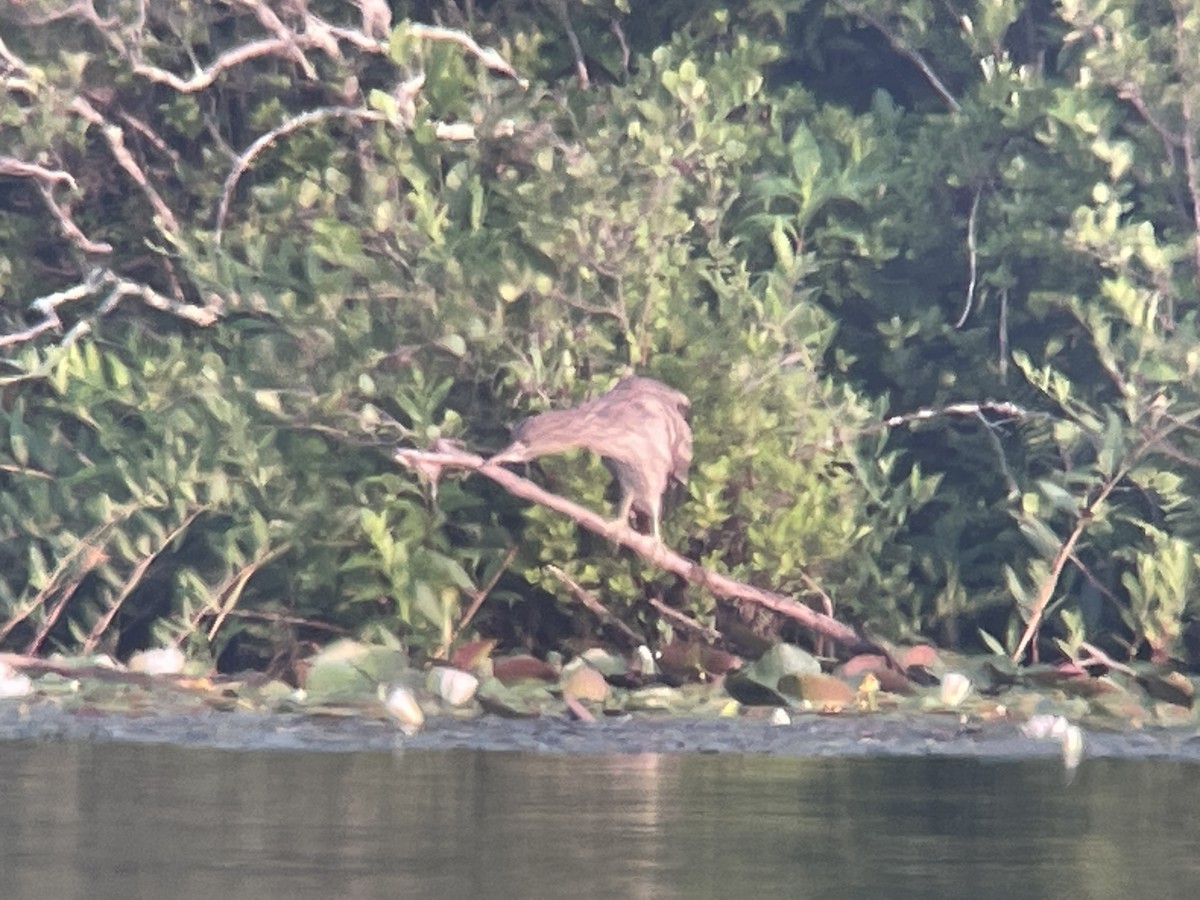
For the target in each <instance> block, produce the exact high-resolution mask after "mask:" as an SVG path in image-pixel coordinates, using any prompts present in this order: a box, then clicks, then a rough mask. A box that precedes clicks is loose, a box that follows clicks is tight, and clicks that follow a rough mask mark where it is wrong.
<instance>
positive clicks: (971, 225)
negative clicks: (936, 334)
mask: <svg viewBox="0 0 1200 900" xmlns="http://www.w3.org/2000/svg"><path fill="white" fill-rule="evenodd" d="M982 196H983V188H982V187H978V188H976V189H975V197H974V199H972V200H971V214H970V215H969V216H967V271H968V272H969V273H970V277H969V278H968V280H967V296H966V300H965V301H964V302H963V311H962V315H961V316H959V317H958V321H957V322H955V323H954V327H955V328H962V327H963V325H965V324H967V317H968V316H969V315H971V309H972V307H974V306H975V281H976V279H977V278H978V276H979V247H978V244H977V241H976V234H975V229H976V221H977V220H978V218H979V198H980V197H982Z"/></svg>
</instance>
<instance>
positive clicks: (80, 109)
mask: <svg viewBox="0 0 1200 900" xmlns="http://www.w3.org/2000/svg"><path fill="white" fill-rule="evenodd" d="M71 110H72V111H73V112H75V113H77V114H78V115H79V116H80V117H82V118H83V119H84V120H86V121H87V122H88V123H89V124H91V125H96V126H99V128H100V133H101V134H102V135H103V136H104V140H105V141H107V142H108V147H109V150H111V151H112V155H113V158H114V159H116V161H117V164H118V165H119V166H120V167H121V168H122V169H124V170H125V171H126V172H127V173H128V174H129V177H130V178H132V179H133V180H134V182H135V183H136V184H137V186H138V187H140V188H141V189H142V193H143V194H145V195H146V199H147V200H149V201H150V205H151V206H152V207H153V208H154V212H155V214H156V215H157V216H158V218H159V220H160V222H161V223H162V227H163V228H165V229H166V230H167V231H168V232H169V233H170V234H172V235H175V234H178V233H179V222H178V221H177V220H176V218H175V213H174V212H172V211H171V207H169V206H167V202H166V201H165V200H163V198H162V195H160V194H159V193H158V190H157V189H156V188H155V187H154V185H152V184H151V183H150V180H149V179H148V178H147V177H146V173H145V172H143V171H142V167H141V166H139V165H138V163H137V160H135V159H134V158H133V154H132V153H130V152H129V148H128V147H126V146H125V133H124V131H122V130H121V127H120V126H119V125H114V124H113V123H112V122H109V121H108V120H107V119H105V118H104V116H102V115H101V114H100V112H99V111H98V110H97V109H96V108H95V107H94V106H92V104H90V103H88V101H87V100H85V99H83V98H82V97H76V98H75V99H74V100H72V101H71Z"/></svg>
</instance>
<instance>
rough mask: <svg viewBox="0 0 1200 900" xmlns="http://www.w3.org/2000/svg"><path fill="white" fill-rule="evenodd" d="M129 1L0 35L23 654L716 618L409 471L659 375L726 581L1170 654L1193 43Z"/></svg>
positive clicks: (918, 4) (1189, 270)
mask: <svg viewBox="0 0 1200 900" xmlns="http://www.w3.org/2000/svg"><path fill="white" fill-rule="evenodd" d="M376 6H377V5H376V4H371V3H365V4H364V7H365V8H366V9H368V11H370V10H372V8H373V7H376ZM43 7H44V8H43ZM141 8H142V7H141V5H139V4H136V3H133V2H131V0H130V2H125V0H118V2H115V3H113V4H110V5H109V8H108V10H107V12H108V15H109V16H110V18H107V19H106V18H102V17H101V16H100V15H98V14H95V13H93V12H92V7H91V6H89V5H88V4H87V3H83V4H76V5H74V6H73V7H71V9H70V10H69V11H67V12H60V11H57V7H56V6H54V5H53V4H50V5H47V4H37V3H32V4H21V5H20V6H19V7H10V8H8V9H7V11H5V12H2V13H0V17H3V16H7V17H8V18H6V19H0V20H2V21H3V22H4V25H5V28H4V30H3V31H4V38H3V41H4V43H3V46H2V47H0V51H2V56H3V61H2V62H0V66H2V71H0V74H2V77H3V88H4V92H5V95H6V102H5V103H4V104H3V105H0V335H2V337H0V348H2V349H0V352H3V354H4V363H5V364H4V368H3V370H2V371H0V487H2V493H0V534H2V535H3V542H2V543H0V621H3V622H4V624H3V625H2V626H0V646H3V647H5V648H12V649H28V650H39V649H50V648H56V647H57V648H64V649H70V650H79V649H84V650H91V649H93V648H97V647H101V648H105V649H108V650H111V651H114V652H118V653H124V652H127V651H128V650H129V649H131V648H134V647H137V646H143V645H146V644H149V643H155V642H162V641H172V640H179V639H182V638H185V637H186V638H187V639H188V640H189V641H191V642H192V644H193V647H194V649H195V651H196V652H198V653H211V654H212V655H213V657H215V658H218V659H219V660H220V664H221V665H222V666H223V667H233V666H240V665H247V664H253V665H266V664H268V663H269V662H271V660H272V659H274V660H276V661H277V662H280V663H282V662H286V661H287V660H288V659H290V658H292V657H293V656H295V655H297V653H300V652H302V651H303V650H304V648H305V646H306V645H307V644H308V643H310V642H313V641H321V640H323V639H324V638H325V637H326V636H327V635H328V634H329V633H332V632H337V631H346V632H351V633H354V634H356V635H359V636H362V637H365V638H368V639H375V640H385V641H386V640H394V639H395V638H396V637H397V636H398V637H399V638H400V639H401V640H402V641H403V642H404V643H405V644H406V645H408V646H410V647H413V648H416V649H432V648H433V647H435V646H438V645H440V644H441V643H442V642H443V641H444V640H445V639H446V638H447V637H448V635H449V634H450V632H451V630H452V628H453V627H454V625H455V624H456V623H457V621H458V620H459V617H460V616H461V614H462V610H463V607H464V605H465V602H466V601H467V600H469V599H470V598H472V597H474V596H475V593H476V591H478V590H479V589H480V588H481V587H482V586H484V585H486V584H489V583H490V582H492V580H493V579H494V577H495V576H497V575H498V574H499V573H500V570H501V569H502V568H504V567H506V566H507V568H505V571H504V574H503V577H501V578H500V580H499V582H498V584H497V585H496V587H495V589H494V590H493V591H492V593H491V595H490V598H489V605H488V610H490V615H489V614H487V613H485V614H484V615H483V617H482V618H481V620H480V622H481V623H482V625H483V626H484V627H485V630H486V629H488V628H490V629H491V630H492V631H493V632H494V633H497V634H500V635H502V636H503V637H504V638H505V639H506V640H512V641H524V642H530V643H537V642H550V641H556V640H559V639H561V638H563V637H565V636H566V634H567V631H568V630H569V629H568V630H563V629H561V628H560V629H558V630H557V631H556V630H553V629H550V628H549V626H548V625H547V612H548V610H547V609H546V606H545V601H546V598H548V597H549V596H550V595H561V596H562V597H563V598H566V597H568V596H569V592H568V591H567V590H566V588H565V587H564V586H563V585H562V584H560V583H559V581H558V580H557V577H556V576H554V575H552V574H551V569H550V568H549V566H551V565H553V566H556V567H559V568H560V569H562V570H564V571H565V572H566V574H567V575H569V576H570V577H571V578H573V579H574V580H575V581H577V582H578V583H579V584H581V585H582V586H583V587H584V588H586V589H587V590H589V591H591V592H593V593H595V594H596V595H597V596H598V597H600V599H601V600H602V601H603V602H604V603H605V605H607V606H608V607H609V608H610V609H611V610H613V611H614V612H616V613H617V614H619V615H620V616H621V617H622V618H624V619H625V620H626V621H627V622H629V623H630V624H632V625H634V627H635V628H637V629H639V630H640V631H642V632H643V633H645V634H646V635H647V637H648V638H650V639H651V640H653V639H654V637H655V634H656V629H658V628H665V627H666V626H665V625H661V624H660V623H658V621H657V619H655V618H652V613H653V610H652V609H651V608H650V607H649V606H648V605H647V604H646V603H644V600H645V598H646V597H648V596H658V597H667V598H668V599H669V601H670V602H672V603H675V604H676V605H677V606H679V607H680V608H683V609H686V610H687V611H688V612H690V613H693V614H697V615H700V616H702V617H709V616H711V615H713V614H714V613H715V611H716V610H715V605H714V601H713V598H711V597H707V596H703V595H701V594H700V593H698V592H697V593H690V594H688V595H686V596H682V597H681V596H679V592H678V590H677V589H676V587H675V586H674V585H673V584H672V583H670V582H666V581H663V580H662V579H661V578H660V577H659V576H657V575H656V574H655V572H654V571H653V570H651V569H650V568H648V567H647V566H645V565H644V564H642V563H641V562H640V561H637V560H634V559H632V558H630V557H627V556H624V555H615V554H614V553H613V552H612V551H611V548H610V547H609V546H607V545H604V544H603V542H601V541H599V540H596V539H590V538H588V537H587V536H585V535H583V534H581V533H580V532H578V531H577V529H576V527H575V525H574V524H573V523H571V522H569V521H567V520H564V519H562V518H561V517H559V516H557V515H556V514H554V513H551V512H549V511H548V510H544V509H536V508H535V509H529V508H525V507H523V506H521V505H519V504H518V503H517V502H516V501H515V500H513V499H512V498H511V497H508V496H507V495H505V494H503V492H501V491H499V490H498V489H497V488H495V487H494V486H492V485H490V484H489V483H488V482H486V481H485V480H484V479H481V478H477V477H473V478H456V477H454V476H453V475H447V476H445V477H443V479H442V480H441V481H440V483H439V484H438V485H437V488H436V490H435V489H434V487H433V486H432V485H430V484H429V483H427V482H425V481H422V480H421V479H418V478H417V477H416V476H414V475H413V474H411V473H409V472H407V471H404V470H401V469H399V468H397V466H396V465H395V463H393V462H392V461H391V459H390V448H391V447H392V446H394V445H395V444H396V443H397V442H401V443H406V444H409V445H415V446H425V445H428V444H429V443H431V442H432V441H434V440H436V439H438V438H454V439H459V440H462V441H464V442H465V443H466V444H467V445H468V446H471V447H473V448H477V449H480V450H482V451H487V450H492V449H495V448H498V447H499V446H501V445H502V444H503V443H504V442H505V440H506V426H507V425H509V424H511V423H512V422H514V421H515V420H516V419H517V418H519V417H520V416H521V415H524V414H526V413H528V412H531V411H538V410H541V409H545V408H549V407H558V406H564V405H568V404H570V403H571V402H574V401H576V400H579V399H581V398H583V397H585V396H588V395H591V394H594V393H597V392H599V391H601V390H603V389H605V388H606V387H608V386H609V385H611V383H612V382H613V381H614V380H615V379H616V378H617V377H619V376H620V375H622V374H624V373H626V372H629V371H638V372H643V373H646V374H653V375H655V376H656V377H658V378H661V379H662V380H664V381H667V382H670V383H671V384H673V385H675V386H678V387H680V388H681V389H683V390H684V391H686V392H687V393H688V394H689V396H690V397H691V398H692V402H693V413H692V421H693V426H694V429H695V432H696V446H695V459H696V462H695V465H694V469H693V477H692V481H691V484H690V486H689V492H688V496H687V498H686V499H685V500H684V501H683V502H682V504H681V505H680V506H679V508H677V509H676V510H675V511H674V513H673V514H671V515H670V516H668V519H667V522H666V529H665V538H666V540H667V542H668V543H669V544H671V545H672V546H675V547H678V548H679V549H680V550H681V551H682V552H685V553H687V554H688V555H691V556H693V557H694V558H696V559H698V560H700V561H702V562H704V563H705V564H707V565H711V566H713V567H715V568H717V569H719V570H722V571H726V572H728V573H730V574H732V575H734V576H736V577H739V578H742V579H744V580H747V581H750V582H752V583H755V584H760V585H762V586H766V587H771V588H773V589H775V590H779V591H783V592H786V593H791V594H794V595H796V596H797V597H800V598H801V599H804V600H806V601H809V602H814V603H819V602H821V599H822V598H821V596H820V594H819V593H818V591H817V589H816V586H817V585H819V590H820V591H822V592H823V593H824V594H825V595H826V596H827V597H829V598H832V600H833V602H834V604H835V606H834V612H835V614H836V615H838V616H841V617H844V618H847V619H849V620H851V621H854V622H856V623H859V624H862V625H864V626H866V627H867V628H868V629H870V630H871V632H872V633H876V634H882V635H889V636H896V637H909V638H911V637H914V636H916V635H920V634H925V635H929V636H932V637H934V638H936V639H938V640H941V641H944V642H949V643H956V644H962V645H967V646H973V645H976V644H977V642H978V640H979V637H978V630H979V629H982V630H983V631H984V632H985V633H986V634H987V637H986V638H985V640H988V641H990V642H993V643H994V642H996V641H998V642H1000V643H1002V644H1003V645H1004V646H1005V649H1006V650H1009V651H1012V650H1015V649H1021V650H1023V649H1024V645H1023V644H1021V642H1020V638H1021V632H1022V630H1023V628H1024V627H1025V622H1026V621H1027V620H1029V619H1030V618H1031V617H1033V618H1034V619H1035V621H1036V620H1040V619H1041V617H1042V616H1043V614H1045V617H1046V622H1047V626H1046V630H1045V631H1044V633H1043V636H1042V637H1043V640H1042V641H1041V650H1042V652H1045V651H1046V650H1047V648H1050V647H1051V645H1050V644H1049V643H1047V641H1046V638H1050V637H1057V638H1059V639H1060V644H1059V646H1060V647H1061V648H1062V649H1063V650H1065V651H1067V652H1074V651H1076V650H1077V649H1078V648H1079V647H1080V646H1081V644H1082V642H1083V641H1085V640H1090V641H1098V642H1100V643H1104V644H1105V645H1107V646H1108V647H1109V649H1110V650H1112V649H1113V648H1118V647H1125V648H1127V651H1125V652H1127V653H1129V654H1134V653H1139V652H1149V653H1151V654H1154V655H1159V656H1162V655H1181V654H1182V653H1183V651H1184V638H1185V637H1186V625H1187V622H1188V620H1189V617H1190V612H1191V611H1190V610H1189V608H1188V598H1189V593H1190V591H1191V589H1192V587H1193V586H1194V583H1195V581H1196V568H1197V565H1198V564H1200V555H1198V552H1197V541H1200V529H1198V528H1197V527H1196V525H1195V521H1196V520H1195V516H1194V513H1193V512H1192V509H1193V508H1194V503H1195V501H1196V499H1197V495H1198V494H1200V481H1198V479H1197V461H1198V460H1200V452H1198V448H1197V447H1196V445H1197V443H1200V441H1198V440H1197V426H1196V419H1197V417H1198V415H1200V397H1198V395H1197V369H1198V368H1200V349H1197V337H1198V335H1197V330H1198V328H1200V325H1198V323H1197V319H1196V313H1197V310H1196V305H1195V301H1194V296H1195V289H1196V285H1197V281H1198V280H1200V183H1198V182H1200V176H1198V175H1197V162H1198V160H1197V153H1196V146H1195V142H1196V138H1197V133H1198V131H1200V126H1198V125H1197V122H1196V121H1195V112H1194V108H1195V104H1197V103H1200V79H1198V78H1197V73H1196V72H1195V67H1194V63H1193V62H1192V61H1193V60H1194V59H1196V58H1198V56H1200V46H1197V45H1200V37H1197V35H1200V21H1193V20H1200V13H1198V12H1193V11H1192V10H1191V9H1190V8H1188V7H1187V6H1186V5H1184V4H1174V5H1173V4H1171V3H1167V2H1165V0H1163V2H1160V3H1153V2H1151V3H1135V2H1133V0H1109V2H1102V0H1095V2H1084V0H1071V2H1064V3H1061V4H1057V5H1054V4H1051V3H1049V2H1047V0H1028V2H1025V3H1018V2H1016V0H977V2H968V3H965V4H962V16H961V18H958V19H956V18H954V17H953V16H951V15H950V14H949V12H948V9H949V8H948V7H947V6H945V5H943V4H932V3H928V2H925V0H887V2H873V3H869V4H868V3H856V2H851V0H843V2H834V0H829V2H822V0H809V2H806V0H793V2H791V3H783V4H780V3H761V4H760V3H749V4H731V5H730V6H729V8H728V9H726V8H724V7H722V6H718V5H714V4H704V3H701V4H672V3H666V4H662V3H643V2H637V0H633V2H629V3H626V2H622V0H613V2H605V0H595V2H591V0H589V2H582V3H578V4H562V5H559V4H536V3H521V2H508V3H481V4H478V5H472V4H467V7H466V8H467V10H468V11H469V12H470V15H469V16H468V17H467V18H463V16H462V14H461V13H460V11H459V10H460V7H459V5H458V4H455V3H446V4H441V3H426V4H412V5H408V4H403V3H398V2H397V3H393V4H392V10H391V12H392V15H393V25H394V27H393V28H391V30H390V31H387V30H385V29H383V28H381V27H379V25H378V24H377V23H373V22H371V21H368V22H366V23H365V24H364V20H363V17H362V16H361V15H360V13H359V11H358V10H357V9H355V8H354V7H353V6H351V5H349V4H346V3H343V2H334V0H328V2H316V0H314V2H310V3H309V4H308V11H307V13H306V14H305V15H306V16H307V18H306V17H305V15H301V14H300V12H298V7H293V6H291V5H289V4H286V3H279V4H273V3H267V2H265V0H257V2H255V0H237V2H232V3H230V4H228V5H215V6H209V5H208V4H194V5H193V4H172V5H170V6H169V9H170V12H163V11H162V10H163V9H166V8H167V7H162V8H160V7H158V6H157V5H156V4H148V5H146V15H147V16H148V18H147V19H145V20H143V19H140V18H139V10H140V9H141ZM271 10H274V12H271ZM375 12H376V13H378V8H376V9H375ZM433 21H442V22H445V23H446V25H447V26H448V27H447V28H446V29H444V30H430V29H429V28H427V27H425V26H422V25H414V24H413V23H422V22H423V23H430V22H433ZM281 35H282V36H281ZM468 35H469V36H470V37H471V38H474V39H475V40H477V41H478V42H479V44H480V45H487V46H490V47H492V48H494V49H491V50H489V49H481V48H480V47H479V46H478V45H472V44H471V42H470V41H468V40H466V37H467V36H468ZM373 37H386V42H377V41H375V40H374V39H373ZM285 38H286V39H285ZM255 42H258V43H255ZM248 46H253V47H257V48H259V49H261V51H262V52H257V53H246V54H243V55H241V56H237V57H235V56H232V55H230V54H232V53H233V52H234V51H236V50H237V49H238V48H246V47H248ZM576 48H577V49H576ZM506 65H508V66H511V69H510V70H509V69H506V68H505V66H506ZM172 73H173V74H172ZM193 73H199V74H196V75H195V76H194V77H193ZM105 245H106V246H105ZM986 401H1009V402H1010V404H1011V405H1010V406H1009V407H1000V406H999V405H998V404H992V405H990V406H989V405H987V403H986ZM951 404H959V406H957V407H951ZM997 409H1000V410H1001V411H1002V412H1007V413H1008V415H1006V416H1005V417H1004V418H1001V417H1000V414H999V413H997V412H996V410H997ZM918 410H927V411H929V410H932V411H933V414H932V415H927V416H922V417H918V416H908V417H906V418H904V420H903V421H900V422H892V423H890V424H885V419H886V418H887V417H888V416H892V415H899V416H905V414H910V413H916V412H917V411H918ZM539 468H540V474H539V476H538V477H540V478H542V479H543V480H544V482H545V483H546V484H548V485H549V486H550V487H551V489H554V490H557V491H559V492H561V493H564V494H566V495H568V496H571V497H574V498H578V499H580V500H581V502H584V503H585V504H588V505H591V506H594V507H596V508H602V507H603V506H604V505H605V503H606V500H605V496H604V487H605V484H606V482H607V479H606V476H605V475H604V473H603V471H602V470H601V469H600V467H599V466H598V464H597V462H596V460H593V459H590V458H588V457H587V456H586V455H583V454H576V455H567V456H564V457H561V458H552V459H547V460H544V461H542V463H540V464H539ZM510 550H514V552H515V554H516V555H515V558H513V557H510ZM510 558H511V563H509V562H508V560H510ZM538 598H542V599H541V603H540V604H539V603H538V602H536V601H537V599H538ZM575 618H577V619H578V621H577V622H575V623H574V624H573V626H572V627H573V629H574V630H575V631H576V632H582V631H585V630H587V629H588V628H590V627H593V626H592V625H590V624H589V621H588V620H586V619H583V618H582V617H579V616H576V617H575ZM1033 647H1034V648H1035V650H1036V649H1037V648H1038V642H1037V641H1035V642H1034V643H1033ZM1055 652H1057V651H1055Z"/></svg>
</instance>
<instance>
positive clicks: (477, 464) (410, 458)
mask: <svg viewBox="0 0 1200 900" xmlns="http://www.w3.org/2000/svg"><path fill="white" fill-rule="evenodd" d="M394 459H395V460H396V462H398V463H400V464H401V465H404V466H407V467H408V468H410V469H413V470H414V471H417V472H420V473H421V474H422V475H424V476H426V477H428V478H430V479H431V480H432V481H433V482H434V483H436V481H437V478H438V477H439V476H440V474H441V471H442V469H468V470H472V471H476V472H478V473H479V474H480V475H483V476H485V477H487V478H490V479H492V481H494V482H496V483H497V484H499V485H500V486H501V487H503V488H504V489H505V490H507V491H508V492H509V493H510V494H514V495H515V496H517V497H522V498H524V499H526V500H530V501H532V502H534V503H537V504H539V505H541V506H545V507H548V508H549V509H552V510H554V511H555V512H559V513H562V514H563V515H564V516H567V517H569V518H571V519H572V520H574V521H575V522H576V523H578V524H579V525H581V526H583V527H584V528H586V529H588V530H589V531H593V532H595V533H596V534H600V535H603V536H604V537H606V538H608V539H609V540H612V541H614V542H615V543H618V544H620V545H622V546H624V547H628V548H629V549H630V550H633V551H634V552H635V553H637V554H638V555H640V556H641V557H642V558H644V559H645V560H647V561H648V562H650V563H653V564H654V565H656V566H658V567H659V568H661V569H664V570H666V571H668V572H672V573H674V574H675V575H678V576H679V577H681V578H683V579H686V580H687V581H688V582H689V583H691V584H695V585H698V586H700V587H704V588H707V589H708V590H710V591H712V592H713V593H714V594H717V595H718V596H722V597H731V598H734V599H737V600H744V601H747V602H749V603H754V604H757V605H758V606H762V607H765V608H766V609H769V610H772V611H773V612H777V613H779V614H781V615H784V616H788V617H789V618H792V619H795V620H796V621H797V622H800V623H801V624H802V625H804V626H805V627H806V628H809V629H811V630H812V631H814V632H816V633H817V634H820V635H823V636H825V637H827V638H829V639H831V640H833V641H836V642H837V643H839V644H841V645H843V646H844V647H846V648H847V649H850V650H854V649H858V648H862V647H865V646H868V644H869V642H868V641H865V640H864V639H863V638H862V637H861V636H860V635H859V634H858V633H857V632H855V630H854V629H853V628H851V627H850V626H849V625H846V624H844V623H842V622H839V621H838V620H837V619H835V618H833V617H832V616H830V615H826V614H824V613H820V612H817V611H816V610H813V609H809V608H808V607H807V606H804V605H803V604H801V603H797V602H796V601H795V600H793V599H792V598H790V597H786V596H784V595H783V594H777V593H775V592H774V591H767V590H763V589H762V588H758V587H755V586H754V585H750V584H745V583H744V582H740V581H736V580H734V579H732V578H730V577H728V576H726V575H722V574H720V573H719V572H713V571H711V570H709V569H705V568H704V567H703V566H701V565H699V564H698V563H696V562H693V561H692V560H690V559H688V558H687V557H685V556H681V555H680V554H678V553H676V552H675V551H674V550H671V549H670V548H669V547H667V546H666V545H665V544H663V543H661V542H660V541H656V540H655V539H654V538H653V537H651V536H650V535H647V534H641V533H640V532H637V531H634V530H633V529H632V528H630V527H629V526H628V525H626V524H625V523H623V522H614V521H611V520H609V519H605V518H604V517H603V516H601V515H599V514H598V513H595V512H593V511H592V510H590V509H586V508H585V507H582V506H580V505H579V504H577V503H572V502H571V501H570V500H567V499H565V498H563V497H560V496H558V495H557V494H551V493H549V492H548V491H544V490H542V489H541V488H540V487H538V486H537V485H536V484H534V483H533V482H532V481H530V480H529V479H527V478H522V477H521V476H520V475H517V474H516V473H515V472H510V471H509V470H507V469H505V468H503V467H502V466H500V465H499V464H494V463H491V462H490V461H489V460H486V459H484V458H483V457H481V456H476V455H475V454H474V453H468V452H466V451H465V450H460V449H458V448H457V447H454V446H451V445H449V444H448V443H442V444H441V445H440V446H438V447H437V448H435V449H434V450H409V449H400V450H397V451H396V453H395V456H394Z"/></svg>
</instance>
